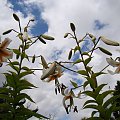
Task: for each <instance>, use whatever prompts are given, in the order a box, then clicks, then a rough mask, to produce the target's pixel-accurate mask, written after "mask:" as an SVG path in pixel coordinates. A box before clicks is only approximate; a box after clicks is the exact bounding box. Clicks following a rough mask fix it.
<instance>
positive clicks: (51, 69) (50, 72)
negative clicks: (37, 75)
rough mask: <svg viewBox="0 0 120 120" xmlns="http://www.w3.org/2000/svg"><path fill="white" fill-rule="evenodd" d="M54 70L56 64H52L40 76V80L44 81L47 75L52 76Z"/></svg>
mask: <svg viewBox="0 0 120 120" xmlns="http://www.w3.org/2000/svg"><path fill="white" fill-rule="evenodd" d="M55 68H56V63H55V62H54V63H52V64H51V65H50V67H49V68H48V69H46V71H45V72H44V74H43V75H42V76H41V80H44V79H45V78H47V77H48V76H49V75H52V74H54V72H55Z"/></svg>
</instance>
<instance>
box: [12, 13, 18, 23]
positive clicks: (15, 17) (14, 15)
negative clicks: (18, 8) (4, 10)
mask: <svg viewBox="0 0 120 120" xmlns="http://www.w3.org/2000/svg"><path fill="white" fill-rule="evenodd" d="M13 17H14V19H15V20H16V21H18V22H19V21H20V19H19V17H18V16H17V15H16V14H15V13H13Z"/></svg>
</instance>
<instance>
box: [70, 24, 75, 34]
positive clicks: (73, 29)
mask: <svg viewBox="0 0 120 120" xmlns="http://www.w3.org/2000/svg"><path fill="white" fill-rule="evenodd" d="M70 27H71V30H72V31H73V32H75V25H74V24H73V23H70Z"/></svg>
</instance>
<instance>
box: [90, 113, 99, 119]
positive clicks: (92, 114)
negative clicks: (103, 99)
mask: <svg viewBox="0 0 120 120" xmlns="http://www.w3.org/2000/svg"><path fill="white" fill-rule="evenodd" d="M97 112H98V111H93V112H92V114H91V116H92V117H93V116H94V115H95V114H96V113H97ZM96 120H98V119H96Z"/></svg>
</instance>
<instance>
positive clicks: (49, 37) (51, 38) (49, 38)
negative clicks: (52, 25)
mask: <svg viewBox="0 0 120 120" xmlns="http://www.w3.org/2000/svg"><path fill="white" fill-rule="evenodd" d="M41 37H42V38H44V39H46V40H54V37H51V36H48V35H43V34H42V35H41Z"/></svg>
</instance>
